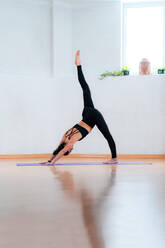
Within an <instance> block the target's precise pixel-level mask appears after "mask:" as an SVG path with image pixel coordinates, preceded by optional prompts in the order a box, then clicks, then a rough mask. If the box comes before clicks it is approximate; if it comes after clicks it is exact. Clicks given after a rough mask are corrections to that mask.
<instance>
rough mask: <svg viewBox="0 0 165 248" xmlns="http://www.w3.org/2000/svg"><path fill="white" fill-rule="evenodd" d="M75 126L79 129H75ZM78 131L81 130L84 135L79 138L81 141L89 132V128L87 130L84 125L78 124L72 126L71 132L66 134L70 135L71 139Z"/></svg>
mask: <svg viewBox="0 0 165 248" xmlns="http://www.w3.org/2000/svg"><path fill="white" fill-rule="evenodd" d="M74 128H76V129H77V130H75V131H73V129H74ZM78 132H80V133H81V135H82V138H81V139H79V141H80V140H82V139H83V138H84V137H85V136H87V134H88V133H89V132H88V130H86V129H85V128H84V127H82V126H80V125H78V124H76V125H74V126H73V127H72V129H71V132H70V133H69V134H68V132H66V134H65V136H66V137H68V139H70V138H71V137H72V136H73V135H74V134H76V133H78Z"/></svg>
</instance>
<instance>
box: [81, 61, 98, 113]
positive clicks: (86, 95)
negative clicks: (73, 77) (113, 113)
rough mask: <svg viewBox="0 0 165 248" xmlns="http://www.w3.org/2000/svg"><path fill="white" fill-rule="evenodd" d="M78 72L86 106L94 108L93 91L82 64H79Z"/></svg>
mask: <svg viewBox="0 0 165 248" xmlns="http://www.w3.org/2000/svg"><path fill="white" fill-rule="evenodd" d="M77 73H78V80H79V82H80V85H81V87H82V90H83V99H84V107H91V108H94V104H93V101H92V97H91V91H90V88H89V85H88V84H87V82H86V80H85V78H84V75H83V72H82V68H81V65H79V66H77Z"/></svg>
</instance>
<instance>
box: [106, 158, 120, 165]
mask: <svg viewBox="0 0 165 248" xmlns="http://www.w3.org/2000/svg"><path fill="white" fill-rule="evenodd" d="M117 163H118V160H117V158H111V159H108V160H106V161H104V162H103V164H117Z"/></svg>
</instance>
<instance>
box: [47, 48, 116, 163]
mask: <svg viewBox="0 0 165 248" xmlns="http://www.w3.org/2000/svg"><path fill="white" fill-rule="evenodd" d="M75 64H76V66H77V73H78V80H79V82H80V85H81V87H82V90H83V99H84V109H83V112H82V117H83V119H82V120H81V121H80V122H79V123H77V124H76V125H74V126H73V127H72V128H70V129H69V130H68V131H67V132H66V133H65V134H64V136H63V137H62V140H61V142H60V144H59V146H58V148H57V149H56V150H55V151H54V152H53V154H52V156H51V158H50V159H49V160H48V161H47V162H43V164H48V165H49V164H52V163H55V162H56V161H57V160H59V159H60V158H61V157H62V156H63V155H64V156H66V155H68V154H69V153H70V152H71V151H72V149H73V145H74V143H75V142H76V141H80V140H82V139H83V138H84V137H85V136H86V135H87V134H88V133H90V132H91V131H92V129H93V127H94V126H95V125H96V126H97V128H98V129H99V130H100V132H101V133H102V134H103V136H104V137H105V139H106V140H107V142H108V144H109V147H110V151H111V154H112V159H110V160H108V161H106V162H104V163H117V154H116V145H115V142H114V140H113V137H112V135H111V134H110V132H109V129H108V126H107V124H106V122H105V120H104V118H103V116H102V114H101V113H100V112H99V111H98V110H97V109H96V108H95V107H94V104H93V101H92V98H91V92H90V89H89V86H88V84H87V82H86V80H85V78H84V75H83V72H82V68H81V60H80V51H79V50H78V51H77V53H76V58H75Z"/></svg>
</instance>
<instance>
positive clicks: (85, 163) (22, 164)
mask: <svg viewBox="0 0 165 248" xmlns="http://www.w3.org/2000/svg"><path fill="white" fill-rule="evenodd" d="M109 164H111V165H112V164H114V163H108V164H107V165H109ZM116 164H125V165H127V164H152V163H150V162H118V163H116ZM59 165H71V166H72V165H105V164H104V163H103V162H81V163H79V162H76V163H75V162H74V163H55V164H53V166H59ZM17 166H50V165H43V164H40V163H18V164H17ZM51 166H52V165H51Z"/></svg>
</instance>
